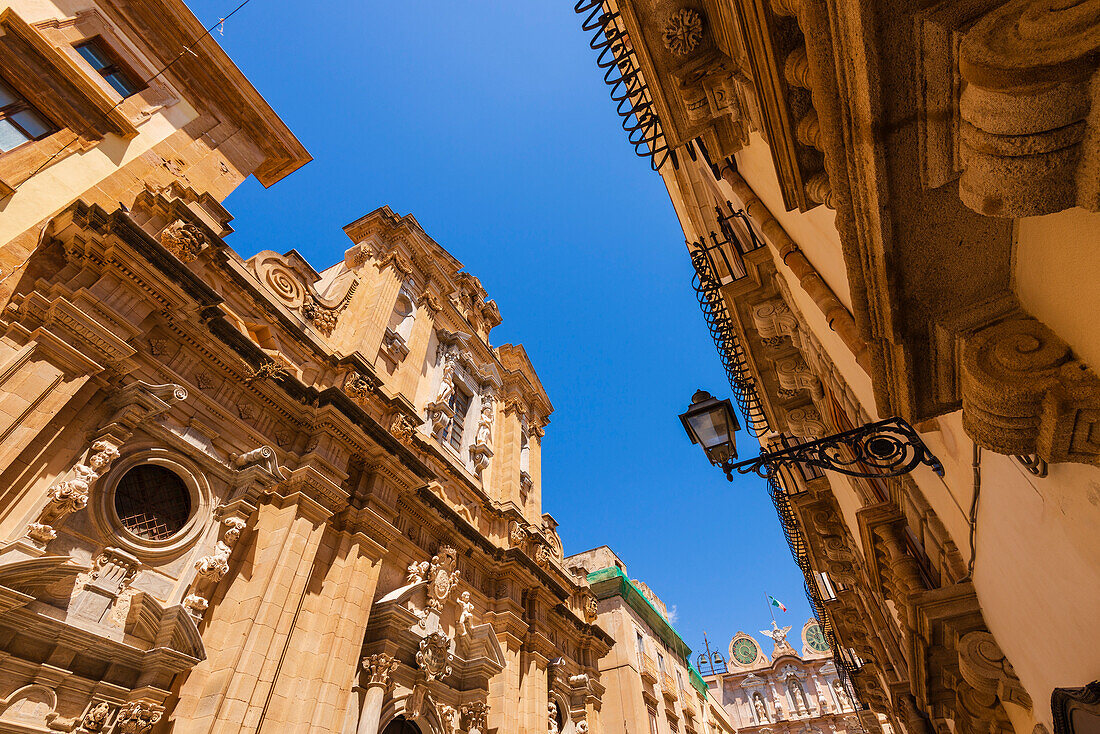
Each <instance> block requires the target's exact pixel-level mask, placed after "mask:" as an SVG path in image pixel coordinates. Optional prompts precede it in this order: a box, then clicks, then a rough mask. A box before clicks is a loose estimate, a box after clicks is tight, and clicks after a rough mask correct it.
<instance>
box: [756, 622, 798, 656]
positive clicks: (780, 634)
mask: <svg viewBox="0 0 1100 734" xmlns="http://www.w3.org/2000/svg"><path fill="white" fill-rule="evenodd" d="M790 631H791V626H790V625H787V626H786V627H780V626H779V625H778V624H776V623H775V620H774V619H773V620H772V628H771V629H770V630H760V634H762V635H767V636H768V637H770V638H772V642H774V643H775V649H776V650H786V649H789V648H790V647H791V646H790V644H789V643H788V642H787V633H788V632H790Z"/></svg>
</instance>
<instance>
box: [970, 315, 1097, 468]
mask: <svg viewBox="0 0 1100 734" xmlns="http://www.w3.org/2000/svg"><path fill="white" fill-rule="evenodd" d="M960 384H961V392H962V404H963V425H964V426H965V427H966V430H967V433H969V434H970V436H971V437H972V438H973V439H974V440H975V442H977V443H978V444H980V445H982V446H984V447H985V448H988V449H992V450H993V451H996V452H998V453H1002V454H1010V455H1023V454H1038V455H1039V456H1040V457H1042V458H1043V459H1044V460H1045V461H1047V462H1050V463H1054V462H1059V461H1076V462H1082V463H1090V464H1096V463H1100V430H1098V429H1100V425H1098V424H1100V379H1097V377H1096V375H1094V374H1093V373H1092V371H1090V370H1089V369H1088V368H1087V367H1086V366H1085V365H1084V364H1083V363H1082V362H1080V361H1079V360H1077V359H1076V358H1075V357H1074V356H1073V354H1072V353H1071V352H1070V349H1069V346H1068V345H1067V344H1066V343H1065V342H1064V341H1062V340H1061V339H1059V338H1058V337H1057V336H1056V335H1055V334H1054V332H1052V331H1051V330H1050V329H1048V328H1047V327H1046V326H1044V325H1043V324H1042V323H1040V322H1039V321H1037V320H1035V319H1030V318H1021V319H1009V320H1006V321H1002V322H1000V323H997V324H994V325H992V326H989V327H987V328H985V329H982V330H981V331H979V332H977V333H976V334H973V335H970V336H968V337H965V338H964V347H963V354H962V360H961V380H960Z"/></svg>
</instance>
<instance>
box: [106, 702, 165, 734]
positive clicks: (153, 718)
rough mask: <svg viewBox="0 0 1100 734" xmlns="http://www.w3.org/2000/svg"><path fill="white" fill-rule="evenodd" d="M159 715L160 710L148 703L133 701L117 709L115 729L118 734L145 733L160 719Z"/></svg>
mask: <svg viewBox="0 0 1100 734" xmlns="http://www.w3.org/2000/svg"><path fill="white" fill-rule="evenodd" d="M160 716H161V714H160V712H159V711H157V710H155V709H154V708H153V707H152V706H150V705H149V704H146V703H141V702H140V701H134V702H133V703H128V704H126V705H125V706H123V707H122V708H121V709H120V710H119V712H118V721H116V722H115V730H116V731H118V732H119V733H120V734H146V733H147V732H149V731H151V730H152V729H153V725H154V724H156V723H157V722H158V721H160Z"/></svg>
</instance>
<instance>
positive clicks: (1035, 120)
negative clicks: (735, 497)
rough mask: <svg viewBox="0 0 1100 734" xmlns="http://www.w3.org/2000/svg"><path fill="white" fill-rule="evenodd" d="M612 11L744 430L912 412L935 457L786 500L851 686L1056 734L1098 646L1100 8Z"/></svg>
mask: <svg viewBox="0 0 1100 734" xmlns="http://www.w3.org/2000/svg"><path fill="white" fill-rule="evenodd" d="M594 7H595V4H593V3H578V5H577V11H578V12H579V13H583V14H584V18H585V24H586V28H587V29H588V30H591V31H593V32H594V33H595V34H596V37H595V40H594V42H593V44H592V48H594V49H596V50H597V51H598V52H600V53H603V54H604V55H605V56H613V57H614V58H615V61H616V62H617V64H618V67H617V68H619V69H620V70H621V69H624V68H625V69H634V68H636V69H638V70H639V72H640V73H639V74H638V77H637V78H638V79H644V82H643V81H639V82H638V83H637V86H636V88H634V89H632V90H631V91H630V92H629V95H630V98H629V101H628V102H621V103H620V104H619V108H620V109H624V108H628V107H629V105H630V104H633V105H634V108H635V109H642V110H644V111H645V112H646V113H647V116H646V118H645V119H646V122H645V125H644V126H641V125H639V130H659V131H660V135H659V136H656V137H654V138H652V139H651V140H650V141H649V144H648V148H647V149H646V150H640V151H639V152H640V153H642V154H646V153H652V154H653V155H652V161H653V165H654V167H655V168H656V169H657V170H658V172H659V174H660V175H661V177H662V179H663V181H664V183H665V184H666V186H667V187H668V189H669V193H670V195H671V198H672V201H673V202H674V204H675V210H676V212H677V214H678V216H679V218H680V224H681V225H682V227H683V229H684V231H685V233H686V235H687V240H688V247H689V250H690V252H691V257H692V263H693V264H694V265H695V267H696V270H697V271H698V272H700V273H701V274H702V276H701V277H702V278H703V279H704V281H705V282H703V283H702V287H703V289H704V298H703V300H702V303H703V305H704V309H711V310H714V309H719V310H720V311H721V313H720V315H721V316H722V318H721V319H720V323H719V322H716V321H715V320H714V318H713V317H714V314H713V313H708V316H710V317H711V321H710V323H712V324H714V323H719V325H720V326H721V329H719V331H720V332H721V333H720V334H718V339H717V346H718V349H719V350H720V352H721V353H722V356H723V359H724V360H725V362H726V366H727V367H728V368H729V369H730V371H731V385H730V389H731V390H733V391H735V392H737V393H739V394H738V395H737V397H738V399H739V402H740V403H743V404H745V405H747V406H749V409H750V413H751V415H749V416H746V422H748V423H750V424H751V427H752V428H753V429H754V431H755V433H756V435H758V436H759V437H760V438H761V439H762V440H763V441H767V442H771V441H779V440H780V439H779V438H777V437H776V435H777V434H784V435H785V437H786V439H787V440H788V441H799V440H809V439H813V438H816V437H819V436H821V435H828V434H833V433H838V432H841V431H845V430H849V429H852V428H855V427H857V426H862V425H864V424H866V423H869V422H871V421H875V420H880V419H885V418H892V417H899V418H901V419H904V420H905V421H907V422H908V423H909V424H911V425H912V426H914V427H915V428H916V429H917V430H918V432H919V433H920V436H921V439H922V440H923V442H924V443H925V444H926V445H927V446H928V447H929V449H930V450H931V451H932V452H933V453H934V454H936V456H937V457H938V458H939V459H940V460H941V461H942V462H943V464H944V467H945V470H946V471H945V474H944V476H943V477H942V479H941V478H940V477H937V476H935V475H933V474H931V473H930V472H927V471H925V470H924V469H919V470H917V471H914V472H913V473H912V474H910V475H906V476H904V477H899V478H895V479H857V478H846V477H842V476H840V475H839V474H831V475H829V476H820V475H819V474H817V473H815V472H814V471H811V470H809V469H807V468H802V469H798V468H795V470H793V471H791V472H789V473H788V474H784V476H783V478H782V481H783V483H784V484H785V485H786V486H785V487H784V489H785V490H786V491H785V492H777V493H776V507H777V510H778V512H779V514H780V517H781V520H782V522H783V527H784V532H785V533H786V534H787V535H788V540H789V541H790V543H791V546H792V547H793V548H795V549H796V553H797V554H798V558H797V560H798V562H799V565H800V567H801V568H802V569H803V572H804V574H805V575H806V586H807V588H808V589H810V590H811V591H812V593H813V595H814V597H815V598H814V604H815V606H816V607H817V609H816V610H815V611H816V612H817V614H818V615H819V617H820V618H821V621H822V625H823V628H824V633H825V634H826V636H827V637H828V638H829V639H830V640H834V641H835V642H836V644H837V647H838V649H839V650H840V651H841V653H842V654H841V655H839V656H838V661H837V664H838V665H840V666H841V667H843V668H845V669H846V670H847V671H848V676H849V678H850V680H851V683H852V687H853V692H854V693H855V694H856V699H857V703H859V704H861V705H867V706H869V707H870V708H871V710H873V711H875V712H876V713H877V714H878V715H881V716H883V717H886V719H887V721H888V723H889V725H890V726H891V727H892V728H895V729H899V730H904V731H907V732H909V734H927V732H929V731H932V730H933V729H934V730H936V731H953V732H956V734H965V733H967V732H988V731H993V730H996V731H1008V730H1013V731H1015V732H1016V734H1031V733H1032V732H1033V731H1043V730H1047V731H1052V730H1053V729H1054V728H1055V726H1056V720H1055V718H1056V717H1055V713H1054V712H1053V711H1052V709H1051V705H1050V701H1051V700H1052V695H1053V694H1054V693H1055V691H1056V689H1061V688H1065V687H1072V688H1081V689H1084V688H1085V687H1087V686H1088V684H1090V683H1091V682H1092V681H1093V680H1094V679H1095V677H1096V676H1095V664H1094V660H1093V658H1094V657H1095V656H1093V655H1092V654H1091V650H1093V649H1097V648H1100V630H1092V629H1089V630H1084V631H1082V630H1081V629H1080V627H1079V625H1078V624H1077V622H1076V621H1075V619H1076V612H1075V611H1074V610H1078V609H1092V608H1096V607H1098V606H1100V585H1098V584H1097V583H1096V579H1097V578H1098V577H1097V572H1098V571H1097V569H1098V565H1097V562H1096V560H1095V559H1096V558H1097V557H1098V555H1100V540H1098V539H1097V535H1096V534H1095V532H1094V531H1093V528H1094V527H1095V524H1096V523H1097V522H1100V515H1098V509H1097V507H1098V505H1097V502H1096V501H1095V494H1096V492H1095V488H1096V487H1097V486H1100V468H1098V465H1100V443H1098V439H1097V435H1098V430H1097V421H1098V420H1100V377H1098V375H1100V328H1098V327H1097V325H1096V321H1095V319H1092V318H1091V316H1090V314H1092V313H1093V312H1095V311H1097V309H1098V308H1100V285H1098V283H1100V280H1098V278H1097V276H1096V273H1095V268H1093V267H1092V263H1094V262H1096V235H1095V233H1096V232H1097V231H1100V199H1098V193H1100V178H1098V177H1097V175H1096V171H1097V169H1098V165H1100V164H1098V161H1100V139H1098V138H1097V137H1096V136H1095V135H1094V134H1092V132H1090V131H1095V130H1096V129H1097V114H1098V111H1097V105H1096V85H1097V83H1098V80H1100V53H1098V52H1100V40H1098V39H1100V6H1098V3H1097V2H1096V0H1086V1H1085V2H1074V3H1069V4H1053V5H1052V4H1049V3H1043V2H1039V1H1037V0H1019V1H1018V2H1007V1H1005V0H991V1H990V2H980V3H962V2H952V1H950V0H945V1H943V2H933V3H929V4H922V5H919V6H918V5H912V4H905V3H890V2H882V1H879V0H876V1H875V2H863V3H827V2H817V1H816V0H770V2H768V1H765V2H753V1H751V0H735V2H729V3H724V2H716V1H712V0H708V1H707V2H703V3H695V4H690V5H688V6H670V5H669V4H668V3H664V2H660V0H611V1H609V2H606V3H601V4H599V11H600V14H598V16H594V15H591V13H593V12H595V9H594ZM681 7H686V9H688V10H690V11H693V12H695V13H698V14H699V17H700V19H701V24H700V25H701V29H702V33H701V36H700V35H699V34H698V33H697V32H696V31H695V30H692V31H691V32H690V33H688V32H687V29H689V28H690V29H697V28H698V26H696V25H695V24H694V23H687V22H681V20H680V18H681V16H677V15H675V13H676V12H677V11H678V10H680V8H681ZM597 17H598V18H599V21H598V22H597ZM682 17H683V18H686V17H687V16H682ZM689 36H690V38H691V39H692V40H695V39H698V40H697V42H696V45H694V46H692V48H691V49H688V48H687V47H688V46H689V45H691V44H688V43H685V42H682V40H681V39H684V40H686V39H687V38H688V37H689ZM666 39H667V43H666ZM682 52H683V55H681V53H682ZM605 68H606V67H605ZM724 86H729V87H730V88H731V89H732V90H733V91H734V92H735V94H734V97H735V98H736V100H737V105H736V109H737V112H736V113H735V112H733V111H732V109H733V108H732V107H726V108H722V107H720V106H719V105H718V104H717V101H718V97H717V96H716V94H715V92H716V91H717V90H718V89H721V88H723V87H724ZM731 120H736V125H731ZM632 136H633V137H632V140H634V139H636V137H637V134H636V132H635V131H632ZM822 205H823V206H822ZM684 285H685V287H688V284H687V283H685V284H684ZM731 365H732V366H731ZM708 389H709V390H710V392H712V393H714V394H716V395H719V394H720V390H719V389H714V388H708ZM1055 508H1057V509H1055ZM822 574H823V575H822ZM1037 649H1042V650H1043V651H1044V654H1043V655H1036V654H1035V652H1034V651H1035V650H1037ZM977 670H982V671H983V673H982V674H981V675H979V674H978V673H977V672H976V671H977ZM992 679H996V680H997V681H998V682H997V683H996V684H995V685H994V684H992V683H990V682H989V681H990V680H992Z"/></svg>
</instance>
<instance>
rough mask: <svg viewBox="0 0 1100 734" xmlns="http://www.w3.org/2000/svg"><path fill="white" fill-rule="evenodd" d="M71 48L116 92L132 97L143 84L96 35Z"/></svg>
mask: <svg viewBox="0 0 1100 734" xmlns="http://www.w3.org/2000/svg"><path fill="white" fill-rule="evenodd" d="M73 48H75V49H76V51H77V53H79V54H80V55H81V56H83V57H84V60H85V61H87V62H88V64H89V65H90V66H91V67H92V68H93V69H95V70H96V71H97V72H99V75H100V76H101V77H103V78H104V79H106V80H107V83H108V84H110V85H111V86H112V87H113V88H114V90H115V91H116V92H118V93H119V94H121V95H122V97H123V98H124V99H125V98H126V97H132V96H134V95H135V94H137V93H138V92H140V91H141V90H142V89H144V88H145V85H144V84H142V83H141V82H140V79H139V77H138V76H137V74H135V73H134V72H133V71H131V70H130V69H129V68H127V67H126V66H124V65H123V64H122V62H121V61H119V60H118V59H117V58H116V57H115V55H114V54H113V53H111V51H110V49H109V48H108V47H107V44H105V43H104V42H103V39H101V38H99V37H98V36H97V37H95V38H89V39H88V40H87V41H84V42H82V43H79V44H77V45H76V46H74V47H73Z"/></svg>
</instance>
